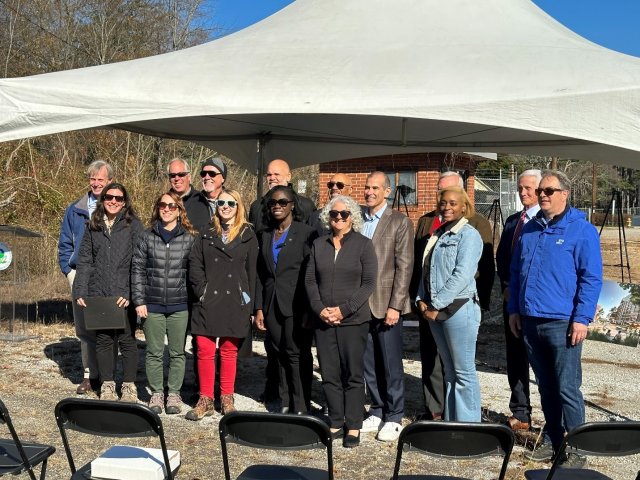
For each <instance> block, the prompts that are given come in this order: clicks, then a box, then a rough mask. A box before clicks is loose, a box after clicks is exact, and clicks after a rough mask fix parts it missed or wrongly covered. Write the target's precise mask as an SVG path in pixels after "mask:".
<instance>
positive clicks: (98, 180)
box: [58, 160, 113, 395]
mask: <svg viewBox="0 0 640 480" xmlns="http://www.w3.org/2000/svg"><path fill="white" fill-rule="evenodd" d="M87 175H88V177H89V191H88V192H87V193H86V194H84V195H83V196H82V197H80V198H79V199H78V200H76V201H75V202H73V203H72V204H71V205H69V206H68V207H67V209H66V210H65V212H64V218H63V219H62V225H61V226H60V240H59V241H58V262H59V264H60V270H62V273H64V276H65V277H67V280H68V281H69V286H70V287H72V288H73V280H74V278H75V276H76V260H77V259H78V251H79V250H80V243H81V242H82V237H83V235H84V229H85V225H86V224H87V222H88V221H89V217H91V214H92V213H93V212H94V210H95V209H96V203H97V202H98V197H100V194H101V193H102V190H103V189H104V187H106V186H107V185H108V184H109V183H111V181H112V179H113V169H112V168H111V166H110V165H109V164H108V163H107V162H105V161H102V160H96V161H94V162H92V163H91V164H90V165H89V167H87ZM71 304H72V306H73V322H74V324H75V327H76V336H77V337H78V338H79V339H80V353H81V355H82V367H83V370H84V378H83V380H82V383H80V385H78V388H77V389H76V393H78V394H80V395H83V394H85V393H87V392H91V391H92V390H93V389H92V388H91V380H92V379H94V380H95V379H97V378H98V364H97V362H96V334H95V332H94V331H90V330H87V329H86V328H85V326H84V316H83V314H82V307H79V306H78V305H77V304H76V302H71Z"/></svg>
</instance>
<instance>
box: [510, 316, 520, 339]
mask: <svg viewBox="0 0 640 480" xmlns="http://www.w3.org/2000/svg"><path fill="white" fill-rule="evenodd" d="M509 328H510V329H511V333H513V336H514V337H516V338H520V332H521V331H522V323H520V314H519V313H512V314H511V315H509Z"/></svg>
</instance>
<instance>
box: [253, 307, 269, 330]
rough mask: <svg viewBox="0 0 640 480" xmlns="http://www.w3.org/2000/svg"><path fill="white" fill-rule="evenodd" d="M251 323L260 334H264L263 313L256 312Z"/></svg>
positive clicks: (260, 311)
mask: <svg viewBox="0 0 640 480" xmlns="http://www.w3.org/2000/svg"><path fill="white" fill-rule="evenodd" d="M253 323H254V325H255V326H256V328H257V329H258V330H260V331H261V332H264V331H265V330H266V329H267V327H265V326H264V313H263V311H262V310H256V316H255V317H254V319H253Z"/></svg>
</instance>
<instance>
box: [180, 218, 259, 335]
mask: <svg viewBox="0 0 640 480" xmlns="http://www.w3.org/2000/svg"><path fill="white" fill-rule="evenodd" d="M257 258H258V241H257V240H256V235H255V233H253V230H252V229H251V228H250V227H246V228H245V229H244V230H243V231H242V233H241V234H240V235H238V236H237V237H236V238H234V239H233V241H232V242H231V243H228V244H226V245H225V244H224V243H223V242H222V239H220V237H218V236H217V235H215V233H213V231H212V230H209V231H208V232H207V233H204V234H201V235H200V236H199V237H198V238H196V240H195V242H194V244H193V248H192V250H191V255H190V256H189V283H190V284H191V287H192V289H193V293H194V295H195V297H196V302H195V303H194V305H193V316H192V319H191V333H193V334H194V335H206V336H210V337H232V338H245V337H247V336H249V334H250V332H251V319H250V317H251V314H252V313H253V304H254V301H255V286H256V260H257ZM243 292H244V293H246V294H247V295H248V297H249V300H248V302H247V301H245V300H244V299H243V295H242V293H243Z"/></svg>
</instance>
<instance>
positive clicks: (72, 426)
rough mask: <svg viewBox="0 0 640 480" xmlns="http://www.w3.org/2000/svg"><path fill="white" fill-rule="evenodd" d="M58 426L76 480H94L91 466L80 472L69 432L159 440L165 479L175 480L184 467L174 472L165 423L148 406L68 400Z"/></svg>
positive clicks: (61, 404) (61, 408)
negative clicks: (165, 434) (163, 424)
mask: <svg viewBox="0 0 640 480" xmlns="http://www.w3.org/2000/svg"><path fill="white" fill-rule="evenodd" d="M55 415H56V423H57V424H58V429H59V430H60V436H61V437H62V443H63V444H64V450H65V453H66V454H67V460H68V461H69V468H70V469H71V478H72V479H74V480H75V479H91V478H94V477H92V476H91V462H88V463H87V464H85V465H84V466H82V467H80V468H79V469H76V464H75V461H74V457H73V454H72V452H71V447H70V445H69V439H68V436H67V430H73V431H77V432H81V433H85V434H89V435H96V436H101V437H115V438H133V437H157V438H158V441H159V444H160V449H161V450H162V459H163V461H162V468H163V473H164V478H165V479H166V480H173V478H174V476H175V475H176V473H177V471H178V469H179V468H180V465H178V466H176V467H175V468H174V469H173V470H172V469H171V466H170V465H171V462H170V459H169V454H168V451H167V445H166V442H165V439H164V430H163V428H162V421H161V420H160V417H159V416H158V414H156V413H154V412H153V411H151V410H150V409H149V407H147V406H146V405H140V404H135V403H128V402H116V401H104V400H87V399H81V398H65V399H64V400H61V401H60V402H58V404H57V405H56V409H55Z"/></svg>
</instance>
